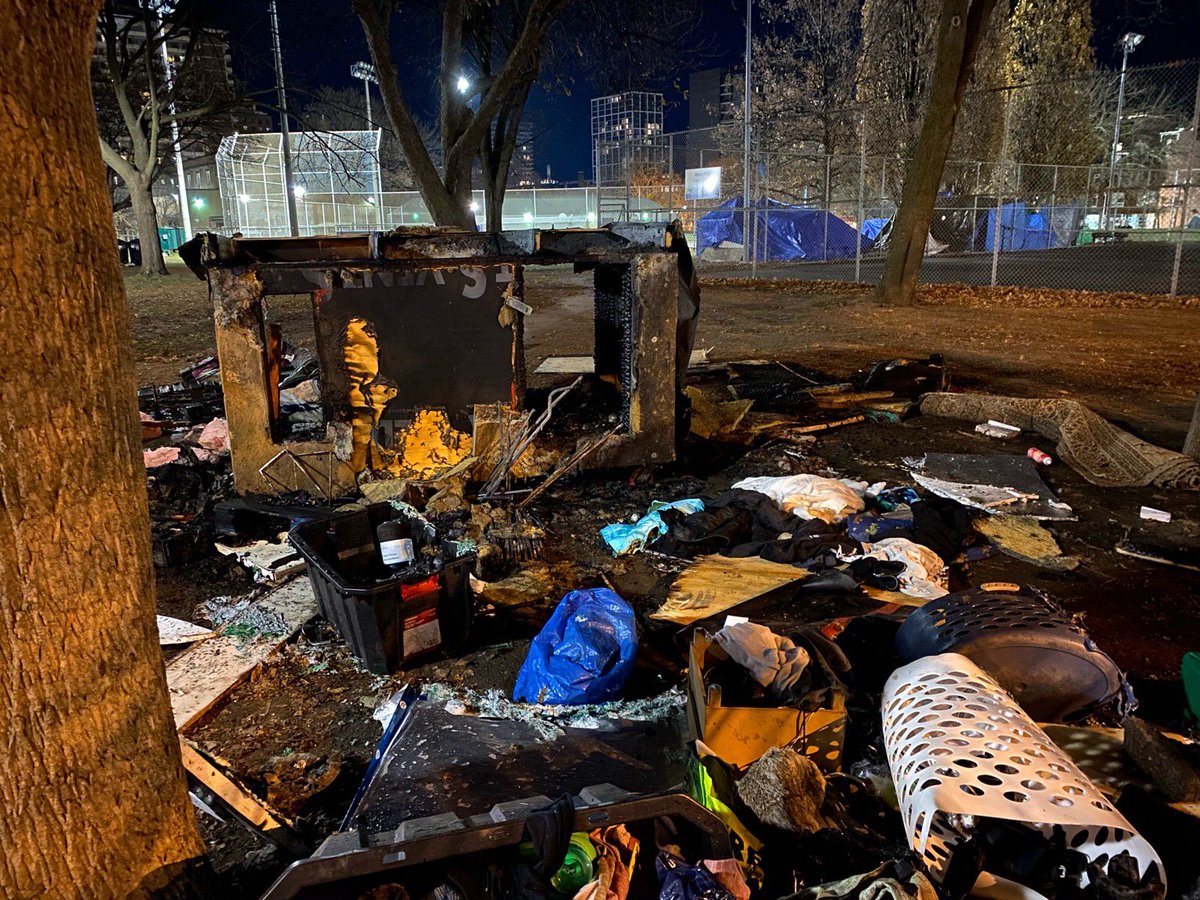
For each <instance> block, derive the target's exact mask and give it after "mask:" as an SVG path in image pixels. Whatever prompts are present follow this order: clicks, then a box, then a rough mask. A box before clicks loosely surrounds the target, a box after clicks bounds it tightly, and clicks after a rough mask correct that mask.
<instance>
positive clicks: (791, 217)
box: [696, 196, 870, 260]
mask: <svg viewBox="0 0 1200 900" xmlns="http://www.w3.org/2000/svg"><path fill="white" fill-rule="evenodd" d="M750 213H751V215H752V216H754V217H755V219H756V220H757V231H756V232H755V233H756V235H757V237H756V240H755V243H756V244H757V247H756V251H757V257H758V259H760V260H789V259H844V258H846V257H848V256H854V252H855V247H856V245H857V243H858V240H859V237H858V234H857V232H855V230H854V228H853V227H851V226H850V225H847V224H846V223H845V222H843V221H842V220H841V219H839V218H838V217H837V216H835V215H834V214H833V213H831V212H829V211H827V210H824V209H807V208H805V207H802V206H792V205H791V204H788V203H780V202H779V201H778V200H771V199H770V198H767V197H762V198H760V199H758V200H755V201H754V202H753V203H752V204H751V206H750ZM744 218H745V214H744V210H743V209H742V198H741V197H740V196H738V197H732V198H730V199H729V200H726V201H725V202H724V203H722V204H721V205H720V206H718V207H717V208H716V209H713V210H711V211H709V212H707V213H705V214H704V215H703V216H701V217H700V220H699V221H698V222H697V223H696V252H697V253H701V252H703V251H704V249H705V248H706V247H717V246H720V244H721V243H722V242H723V241H730V242H732V243H734V244H743V243H745V240H744V238H743V236H742V222H743V219H744ZM752 224H753V223H752ZM827 228H828V232H827V231H826V229H827ZM869 246H870V241H866V240H864V241H863V242H862V248H863V250H866V249H867V248H868V247H869Z"/></svg>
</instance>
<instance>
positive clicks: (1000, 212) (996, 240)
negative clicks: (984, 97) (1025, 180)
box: [984, 89, 1013, 287]
mask: <svg viewBox="0 0 1200 900" xmlns="http://www.w3.org/2000/svg"><path fill="white" fill-rule="evenodd" d="M1012 99H1013V95H1012V90H1011V89H1010V90H1009V92H1008V96H1007V97H1005V99H1004V136H1003V138H1002V139H1001V141H1000V166H1001V168H1000V176H999V177H998V178H997V179H996V233H995V234H994V235H993V236H992V281H991V284H992V287H995V286H996V276H997V273H998V272H999V269H1000V245H1001V244H1002V243H1004V205H1003V199H1004V182H1005V180H1006V178H1007V176H1008V125H1009V122H1010V120H1011V118H1012ZM984 234H985V235H986V234H987V231H986V229H985V230H984Z"/></svg>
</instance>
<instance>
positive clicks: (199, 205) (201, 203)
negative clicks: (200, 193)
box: [192, 197, 204, 209]
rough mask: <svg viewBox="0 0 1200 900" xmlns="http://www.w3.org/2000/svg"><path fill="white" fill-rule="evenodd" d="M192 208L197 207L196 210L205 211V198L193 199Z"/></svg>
mask: <svg viewBox="0 0 1200 900" xmlns="http://www.w3.org/2000/svg"><path fill="white" fill-rule="evenodd" d="M192 206H194V207H196V209H204V198H203V197H193V198H192Z"/></svg>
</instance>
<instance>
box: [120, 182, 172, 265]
mask: <svg viewBox="0 0 1200 900" xmlns="http://www.w3.org/2000/svg"><path fill="white" fill-rule="evenodd" d="M125 186H126V187H127V188H128V189H129V203H130V205H131V206H132V207H133V216H134V218H135V219H137V232H138V243H139V244H140V245H141V248H142V269H141V273H142V274H143V275H166V274H167V264H166V262H164V261H163V254H162V240H161V239H160V238H159V235H158V210H157V209H156V208H155V206H154V194H153V192H152V191H151V189H150V186H149V185H148V184H142V182H141V179H138V178H134V179H132V180H130V181H126V182H125Z"/></svg>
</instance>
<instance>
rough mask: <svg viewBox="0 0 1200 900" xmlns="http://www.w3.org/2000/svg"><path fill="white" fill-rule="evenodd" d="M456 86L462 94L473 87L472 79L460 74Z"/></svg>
mask: <svg viewBox="0 0 1200 900" xmlns="http://www.w3.org/2000/svg"><path fill="white" fill-rule="evenodd" d="M455 87H457V88H458V92H459V93H460V94H465V93H466V92H467V91H469V90H470V89H471V80H470V79H469V78H467V76H466V75H459V76H458V81H457V82H456V84H455Z"/></svg>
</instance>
